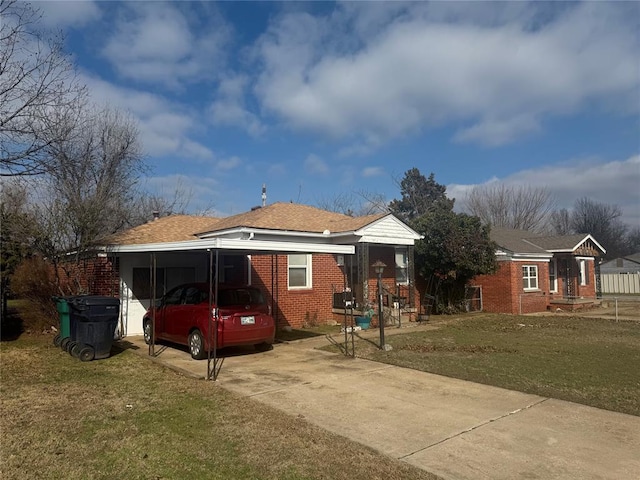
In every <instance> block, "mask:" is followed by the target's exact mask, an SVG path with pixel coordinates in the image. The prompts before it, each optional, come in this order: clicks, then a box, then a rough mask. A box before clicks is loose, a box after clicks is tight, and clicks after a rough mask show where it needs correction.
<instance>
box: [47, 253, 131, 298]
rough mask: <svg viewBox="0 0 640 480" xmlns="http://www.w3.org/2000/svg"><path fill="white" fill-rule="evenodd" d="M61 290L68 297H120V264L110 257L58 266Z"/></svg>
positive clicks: (87, 259) (88, 259)
mask: <svg viewBox="0 0 640 480" xmlns="http://www.w3.org/2000/svg"><path fill="white" fill-rule="evenodd" d="M58 276H59V279H60V288H61V290H62V291H63V292H65V294H67V295H81V294H89V295H104V296H108V297H119V294H120V262H119V259H118V258H116V259H115V261H114V259H112V258H108V257H97V256H96V257H90V258H85V259H81V260H80V261H79V262H78V263H76V262H66V263H61V264H59V265H58Z"/></svg>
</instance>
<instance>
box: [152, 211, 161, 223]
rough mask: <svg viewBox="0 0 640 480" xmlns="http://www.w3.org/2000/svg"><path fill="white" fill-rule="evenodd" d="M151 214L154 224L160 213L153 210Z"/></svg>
mask: <svg viewBox="0 0 640 480" xmlns="http://www.w3.org/2000/svg"><path fill="white" fill-rule="evenodd" d="M151 213H152V214H153V221H154V222H155V221H156V220H158V219H159V218H160V212H159V211H158V210H154V211H153V212H151Z"/></svg>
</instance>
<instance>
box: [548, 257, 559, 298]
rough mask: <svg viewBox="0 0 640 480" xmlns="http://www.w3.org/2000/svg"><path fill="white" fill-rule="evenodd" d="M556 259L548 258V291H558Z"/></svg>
mask: <svg viewBox="0 0 640 480" xmlns="http://www.w3.org/2000/svg"><path fill="white" fill-rule="evenodd" d="M557 271H558V261H557V260H556V259H555V258H552V259H551V260H549V291H550V292H552V293H555V292H557V291H558V274H557V273H556V272H557Z"/></svg>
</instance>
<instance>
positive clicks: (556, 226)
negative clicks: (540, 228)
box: [549, 208, 573, 235]
mask: <svg viewBox="0 0 640 480" xmlns="http://www.w3.org/2000/svg"><path fill="white" fill-rule="evenodd" d="M549 230H550V233H552V234H554V235H569V234H570V233H573V230H572V227H571V213H570V212H569V210H567V209H566V208H561V209H560V210H556V211H554V212H551V216H550V217H549Z"/></svg>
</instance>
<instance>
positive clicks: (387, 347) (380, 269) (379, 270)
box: [371, 260, 391, 351]
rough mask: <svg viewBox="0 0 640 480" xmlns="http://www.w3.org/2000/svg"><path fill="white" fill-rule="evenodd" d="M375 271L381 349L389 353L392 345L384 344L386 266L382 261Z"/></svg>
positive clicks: (375, 266) (378, 261) (376, 264)
mask: <svg viewBox="0 0 640 480" xmlns="http://www.w3.org/2000/svg"><path fill="white" fill-rule="evenodd" d="M371 266H372V267H373V271H374V272H376V274H377V275H378V323H379V324H380V349H381V350H385V351H389V350H391V345H387V344H386V343H385V342H384V315H383V314H382V272H384V267H386V265H385V264H384V263H382V262H381V261H380V260H377V261H376V262H375V263H374V264H373V265H371Z"/></svg>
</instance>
